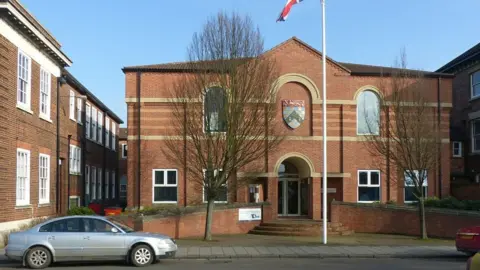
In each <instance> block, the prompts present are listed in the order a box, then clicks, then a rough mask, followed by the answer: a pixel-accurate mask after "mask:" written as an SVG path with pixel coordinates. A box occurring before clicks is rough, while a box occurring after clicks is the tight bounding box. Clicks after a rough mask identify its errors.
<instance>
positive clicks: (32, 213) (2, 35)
mask: <svg viewBox="0 0 480 270" xmlns="http://www.w3.org/2000/svg"><path fill="white" fill-rule="evenodd" d="M3 2H5V5H2V7H0V109H1V111H2V114H1V115H0V171H1V173H0V181H1V182H2V189H0V204H1V205H2V211H1V213H0V231H1V230H6V229H11V228H13V227H14V225H12V224H13V223H15V222H16V221H21V220H27V219H31V218H35V217H43V216H51V215H55V214H57V213H64V212H65V211H66V210H67V204H68V179H69V169H68V163H69V158H68V157H69V146H68V137H69V135H70V136H71V141H70V144H71V145H76V146H79V147H81V148H82V149H86V152H85V153H82V155H84V156H85V160H84V161H83V162H81V164H82V165H81V167H83V165H84V164H90V163H91V164H98V166H103V167H104V168H111V170H116V168H117V166H118V160H117V158H116V157H117V153H116V152H114V151H111V150H106V148H105V147H103V146H100V145H97V144H94V143H92V142H86V147H82V145H83V143H84V140H83V138H84V134H85V132H84V129H83V125H82V124H79V123H77V121H76V120H77V109H76V107H77V99H76V98H78V97H80V96H85V97H86V99H87V101H88V102H90V103H91V104H93V105H94V106H98V107H99V108H100V110H101V111H103V112H104V115H108V114H110V115H111V117H112V119H113V121H115V122H116V128H117V132H116V134H118V128H119V127H118V126H119V124H120V123H121V120H120V119H119V118H118V117H117V116H116V115H115V114H113V113H112V112H111V111H110V110H109V109H108V108H107V107H106V106H105V105H104V104H103V103H101V102H100V101H99V100H98V99H97V98H96V97H95V96H94V95H93V94H92V93H91V92H89V91H88V90H87V89H85V88H84V87H83V86H82V85H81V84H80V83H79V82H78V81H77V80H76V79H75V78H74V77H73V76H72V75H71V74H70V73H68V72H67V71H66V70H65V67H67V66H69V65H71V61H70V60H69V59H68V57H67V56H66V55H64V54H63V52H61V47H60V44H59V43H58V42H57V41H56V40H55V39H54V37H53V36H51V35H50V34H48V31H46V30H45V29H43V27H42V26H41V25H40V24H39V23H38V22H37V21H36V20H35V19H34V18H33V17H32V16H31V15H30V14H29V13H28V12H26V10H25V9H24V8H23V7H22V6H21V4H20V3H19V2H18V1H16V0H5V1H3ZM10 9H12V10H13V9H14V10H15V11H16V12H19V14H20V16H19V17H15V16H16V15H13V14H18V13H14V12H9V11H10ZM24 20H28V22H25V23H24V25H23V26H18V25H17V23H18V22H19V21H24ZM30 23H32V24H33V25H35V27H36V29H37V30H39V31H40V34H39V35H41V36H39V37H40V39H38V38H37V39H35V37H33V35H36V34H34V33H33V32H32V31H27V30H28V29H29V27H33V26H32V25H30ZM41 38H46V40H47V41H46V42H45V43H43V44H40V42H43V41H41ZM43 46H45V47H49V48H48V49H46V48H44V47H43ZM19 52H21V53H22V54H24V55H26V56H27V57H28V59H29V62H30V63H29V64H28V65H29V71H28V73H29V75H28V76H27V77H29V86H28V87H27V90H26V92H27V93H28V94H27V95H28V96H29V97H30V98H29V102H27V104H28V103H29V104H30V105H29V108H20V107H19V105H18V103H17V94H18V74H19V67H18V65H19V64H18V63H19ZM41 70H43V71H45V72H44V74H48V76H50V84H49V86H50V87H49V89H48V87H45V89H48V90H49V95H48V98H47V99H48V100H49V103H50V107H49V108H48V109H46V112H47V114H46V115H45V114H41V113H40V111H41V108H40V97H41V91H40V89H41V87H42V86H41V84H42V83H45V82H43V81H42V80H41ZM60 77H64V78H66V83H65V84H63V83H59V82H60V81H62V82H63V80H60ZM44 85H48V84H46V83H45V84H44ZM59 85H61V86H60V87H59V88H57V86H59ZM57 90H58V91H57ZM71 90H72V91H73V92H74V96H75V121H72V120H71V119H70V117H69V116H70V115H69V112H70V111H69V110H70V91H71ZM57 98H58V100H59V102H58V103H57ZM27 107H28V106H27ZM57 109H58V112H59V114H58V115H57ZM83 111H84V109H83ZM83 120H84V118H82V120H81V121H80V122H82V121H83ZM104 123H105V121H104ZM57 127H59V133H57ZM57 134H58V135H59V136H58V139H59V145H58V150H59V156H58V158H59V164H60V163H61V164H60V165H59V172H60V174H59V178H58V180H59V185H58V186H57ZM116 144H118V142H116ZM17 149H24V150H27V151H29V155H30V156H29V159H28V162H29V169H28V170H27V174H28V178H29V181H27V183H28V185H27V187H26V191H25V194H27V195H28V196H29V200H27V201H28V202H26V203H22V205H19V203H18V202H17V197H18V191H17V165H18V164H17ZM117 149H118V146H117ZM40 155H48V157H49V162H47V164H46V167H47V168H48V181H49V185H48V186H49V188H48V189H47V190H48V192H47V193H48V195H49V196H48V197H49V198H48V201H44V202H40V200H39V196H40V190H39V187H40V184H39V181H40V180H39V179H40V164H39V163H40V161H39V160H40ZM82 173H83V171H82V170H80V172H79V173H78V174H70V196H78V197H79V199H80V200H79V202H80V203H81V204H83V203H84V200H83V198H82V196H83V183H84V179H83V177H82ZM117 187H118V184H117ZM57 189H58V190H57ZM57 194H59V197H60V198H59V199H58V200H57ZM117 194H118V192H117ZM117 198H118V196H117ZM105 203H110V202H105ZM111 203H115V202H114V201H112V202H111Z"/></svg>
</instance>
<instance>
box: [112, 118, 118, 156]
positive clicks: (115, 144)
mask: <svg viewBox="0 0 480 270" xmlns="http://www.w3.org/2000/svg"><path fill="white" fill-rule="evenodd" d="M116 136H117V124H116V123H115V122H113V121H112V150H113V151H116V150H117V149H116V148H117V137H116Z"/></svg>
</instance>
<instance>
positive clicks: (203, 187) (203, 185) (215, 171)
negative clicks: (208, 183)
mask: <svg viewBox="0 0 480 270" xmlns="http://www.w3.org/2000/svg"><path fill="white" fill-rule="evenodd" d="M220 171H223V170H222V169H220ZM206 172H207V169H203V177H204V178H205V173H206ZM217 172H218V170H214V171H213V175H214V176H215V175H216V174H217ZM222 186H225V187H226V189H227V196H226V197H227V200H226V201H214V203H228V197H229V196H228V195H229V194H228V193H229V192H228V180H227V182H226V183H225V184H223V185H222ZM202 201H203V203H207V201H205V182H203V183H202Z"/></svg>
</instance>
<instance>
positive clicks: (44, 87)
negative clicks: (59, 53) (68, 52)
mask: <svg viewBox="0 0 480 270" xmlns="http://www.w3.org/2000/svg"><path fill="white" fill-rule="evenodd" d="M51 84H52V83H51V75H50V72H48V71H46V70H45V69H44V68H42V67H41V68H40V102H39V108H38V109H39V116H40V118H42V119H44V120H47V121H51V119H50V108H51V100H52V96H51V93H52V86H51ZM43 96H45V100H43ZM43 103H45V104H43ZM42 107H44V108H45V111H42Z"/></svg>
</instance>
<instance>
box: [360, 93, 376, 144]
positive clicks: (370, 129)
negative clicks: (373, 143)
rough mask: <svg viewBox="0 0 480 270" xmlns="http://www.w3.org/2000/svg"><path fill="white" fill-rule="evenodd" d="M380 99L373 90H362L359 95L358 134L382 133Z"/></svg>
mask: <svg viewBox="0 0 480 270" xmlns="http://www.w3.org/2000/svg"><path fill="white" fill-rule="evenodd" d="M379 126H380V99H379V98H378V95H377V94H376V93H375V92H374V91H371V90H366V91H363V92H361V93H360V94H359V95H358V97H357V134H358V135H367V134H376V135H378V134H379V133H380V128H379Z"/></svg>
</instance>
